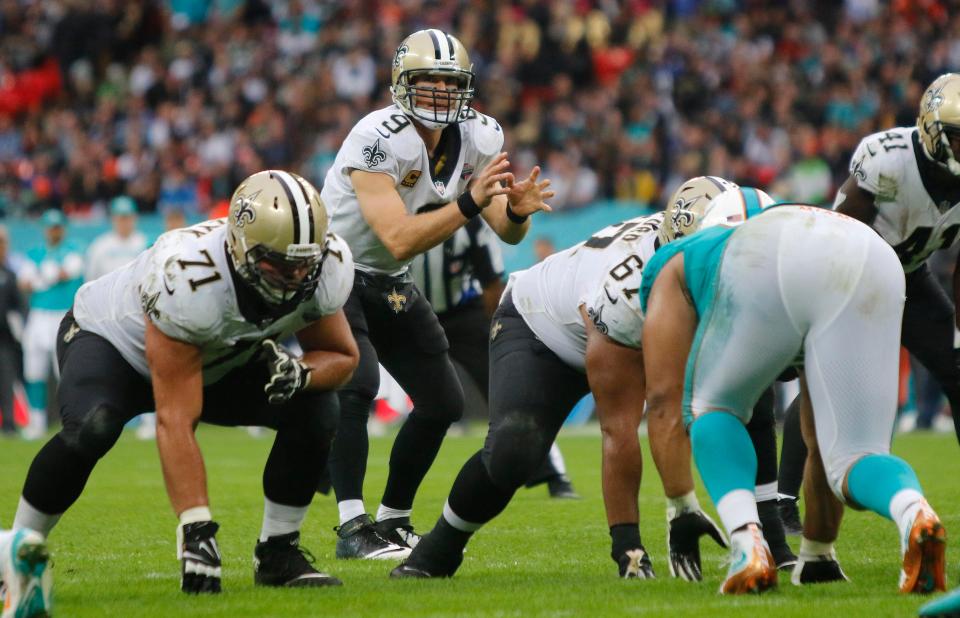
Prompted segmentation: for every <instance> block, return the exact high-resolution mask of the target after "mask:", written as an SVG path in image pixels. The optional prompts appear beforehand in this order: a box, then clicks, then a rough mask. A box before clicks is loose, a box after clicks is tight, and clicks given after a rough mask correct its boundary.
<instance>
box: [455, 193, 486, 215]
mask: <svg viewBox="0 0 960 618" xmlns="http://www.w3.org/2000/svg"><path fill="white" fill-rule="evenodd" d="M457 208H459V209H460V212H461V213H462V214H463V216H464V217H466V218H467V219H473V218H474V217H476V216H477V215H479V214H480V211H481V210H483V209H482V208H480V207H479V206H477V202H476V200H474V199H473V196H472V195H471V194H470V191H469V190H467V191H464V192H463V193H461V194H460V197H458V198H457Z"/></svg>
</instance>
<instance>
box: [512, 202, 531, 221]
mask: <svg viewBox="0 0 960 618" xmlns="http://www.w3.org/2000/svg"><path fill="white" fill-rule="evenodd" d="M529 217H530V215H522V216H521V215H518V214H517V213H515V212H513V208H510V202H507V219H510V220H511V221H513V222H514V223H518V224H519V223H523V222H524V221H526V220H527V219H528V218H529Z"/></svg>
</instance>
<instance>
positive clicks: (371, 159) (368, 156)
mask: <svg viewBox="0 0 960 618" xmlns="http://www.w3.org/2000/svg"><path fill="white" fill-rule="evenodd" d="M360 152H362V153H363V162H364V163H366V164H367V167H376V166H378V165H380V164H381V163H383V162H384V161H386V160H387V153H385V152H384V151H383V149H381V148H380V140H379V139H378V140H377V141H375V142H374V143H372V144H371V145H369V146H364V147H363V150H361V151H360Z"/></svg>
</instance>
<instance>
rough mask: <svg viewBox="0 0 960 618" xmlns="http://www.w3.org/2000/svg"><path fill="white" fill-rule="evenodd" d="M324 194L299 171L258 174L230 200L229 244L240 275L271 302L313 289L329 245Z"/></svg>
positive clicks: (281, 301) (299, 296)
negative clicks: (327, 244) (294, 172)
mask: <svg viewBox="0 0 960 618" xmlns="http://www.w3.org/2000/svg"><path fill="white" fill-rule="evenodd" d="M326 236H327V211H326V208H324V206H323V202H322V201H321V200H320V193H319V192H317V190H316V189H315V188H314V187H313V185H311V184H310V183H309V182H307V181H306V180H304V179H303V178H301V177H300V176H298V175H296V174H292V173H290V172H284V171H281V170H266V171H263V172H257V173H256V174H254V175H253V176H250V177H249V178H247V179H246V180H244V181H243V182H241V183H240V186H239V187H237V190H236V191H234V193H233V197H232V198H230V211H229V214H228V216H227V248H228V249H229V250H230V251H229V252H230V257H231V259H232V260H233V265H234V267H235V268H236V270H237V274H238V275H240V277H241V278H242V279H243V280H244V281H245V282H247V283H248V284H250V286H251V287H252V288H253V289H254V290H256V291H257V293H259V295H260V296H261V297H262V298H263V299H264V300H265V301H267V302H268V303H271V304H274V305H279V304H284V303H287V302H290V301H293V300H301V299H304V298H306V297H307V296H309V295H310V294H312V293H313V290H315V289H316V286H317V281H319V279H320V267H321V265H322V262H323V252H324V249H325V248H326Z"/></svg>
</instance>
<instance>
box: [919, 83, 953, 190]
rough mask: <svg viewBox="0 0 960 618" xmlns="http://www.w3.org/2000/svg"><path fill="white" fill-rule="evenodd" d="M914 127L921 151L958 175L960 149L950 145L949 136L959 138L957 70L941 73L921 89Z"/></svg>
mask: <svg viewBox="0 0 960 618" xmlns="http://www.w3.org/2000/svg"><path fill="white" fill-rule="evenodd" d="M917 129H919V130H920V143H921V144H923V152H924V154H926V155H927V157H928V158H929V159H931V160H932V161H934V162H936V163H939V164H940V165H941V166H943V167H945V168H946V169H947V170H949V171H950V172H951V173H953V174H955V175H957V176H960V162H958V161H957V157H958V154H960V153H958V152H955V151H954V150H953V148H952V147H951V146H950V138H951V137H952V138H953V140H954V141H960V73H945V74H944V75H941V76H940V77H938V78H937V79H935V80H933V83H932V84H930V86H929V87H928V88H927V91H926V92H924V93H923V96H922V97H921V98H920V115H919V116H917Z"/></svg>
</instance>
